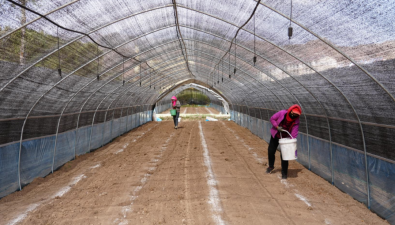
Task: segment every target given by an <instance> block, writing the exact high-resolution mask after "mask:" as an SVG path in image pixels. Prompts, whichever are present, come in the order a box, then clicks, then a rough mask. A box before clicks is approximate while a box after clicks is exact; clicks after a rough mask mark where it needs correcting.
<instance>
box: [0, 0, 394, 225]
mask: <svg viewBox="0 0 395 225" xmlns="http://www.w3.org/2000/svg"><path fill="white" fill-rule="evenodd" d="M0 7H1V10H0V42H1V43H0V198H3V197H5V196H7V195H10V194H11V193H13V192H15V191H19V190H23V188H24V187H25V186H26V185H28V184H29V183H31V182H32V181H33V180H34V179H35V178H38V177H45V176H47V175H48V174H51V173H54V171H56V170H57V169H59V168H60V167H61V166H62V165H64V164H65V163H67V162H69V161H70V160H74V159H75V158H76V157H77V156H79V155H82V154H85V153H88V152H90V151H93V150H95V149H98V148H100V147H102V146H105V145H106V144H107V143H109V142H111V141H112V140H113V139H114V138H116V137H118V136H120V135H122V134H124V133H127V132H129V131H131V130H133V129H135V128H137V127H139V126H140V125H143V124H145V123H148V122H150V121H152V120H153V119H152V118H153V114H154V111H155V112H156V113H161V112H163V111H165V110H168V109H169V108H171V100H170V98H171V96H173V95H176V94H178V93H179V92H181V91H182V90H184V89H186V88H190V87H193V88H195V89H198V90H201V91H202V93H204V94H205V95H207V96H208V97H209V98H210V101H211V104H210V106H211V107H214V108H215V109H217V110H218V111H219V112H221V113H222V114H229V115H230V120H232V121H234V122H235V123H237V124H238V125H240V126H242V127H245V128H247V129H248V130H250V131H251V132H252V133H253V134H255V135H256V136H258V137H260V138H261V139H263V140H265V141H266V142H269V140H270V128H271V126H272V125H271V123H270V118H271V116H272V115H273V114H274V113H276V112H277V111H279V110H282V109H288V107H290V106H291V105H294V104H299V105H300V106H301V108H302V112H303V113H302V115H301V116H300V126H299V135H298V149H297V150H298V159H297V162H299V163H300V164H302V165H303V166H304V167H306V168H307V169H308V170H311V171H312V172H313V173H315V174H317V175H319V176H320V177H322V178H323V179H325V180H326V181H328V182H329V185H333V186H335V187H337V188H338V189H340V190H341V191H342V192H345V193H347V194H348V195H350V196H351V197H352V198H354V199H356V200H357V201H359V202H361V203H363V204H364V205H365V206H366V207H367V208H368V209H369V210H371V211H372V212H374V213H376V214H377V215H379V216H380V217H381V218H383V219H385V220H387V221H388V222H389V223H390V224H395V214H394V213H395V148H394V146H395V139H394V137H393V136H394V134H395V116H394V115H395V114H394V112H395V98H394V95H395V74H394V71H395V26H394V23H393V21H395V13H394V11H395V2H394V1H378V0H377V1H376V0H374V1H340V2H339V1H335V0H327V1H307V0H293V1H292V0H281V1H274V0H258V1H257V0H239V1H231V0H207V1H191V0H189V1H187V0H172V1H170V0H168V1H166V0H162V1H154V0H145V1H136V0H127V1H126V0H119V1H97V0H62V1H60V0H51V1H49V0H34V1H33V0H2V1H0Z"/></svg>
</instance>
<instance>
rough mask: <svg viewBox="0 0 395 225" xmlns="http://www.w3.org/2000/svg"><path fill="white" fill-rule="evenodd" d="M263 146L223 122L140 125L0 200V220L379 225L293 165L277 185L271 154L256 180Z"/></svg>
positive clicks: (361, 208)
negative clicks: (270, 170) (270, 164)
mask: <svg viewBox="0 0 395 225" xmlns="http://www.w3.org/2000/svg"><path fill="white" fill-rule="evenodd" d="M192 108H194V107H192ZM187 110H189V108H187ZM191 110H192V111H193V110H196V111H198V110H199V111H200V110H205V108H203V107H199V108H194V109H191ZM210 110H212V109H211V108H210ZM193 113H195V112H194V111H193ZM203 113H207V112H203ZM267 147H268V145H267V143H266V142H265V141H263V140H261V139H260V138H258V137H257V136H255V135H253V134H252V133H251V132H250V131H249V130H247V129H245V128H242V127H240V126H238V125H237V124H235V123H234V122H231V121H218V122H205V121H181V123H180V125H179V129H174V127H173V124H172V122H171V121H163V122H150V123H147V124H145V125H143V126H141V127H139V128H137V129H135V130H132V131H131V132H129V133H127V134H124V135H122V136H121V137H119V138H117V139H115V140H114V141H113V142H111V143H109V144H108V145H106V146H104V147H102V148H100V149H98V150H96V151H94V152H91V153H89V154H86V155H84V156H81V157H79V158H77V160H74V161H71V162H69V163H67V164H66V165H65V166H64V167H63V168H61V169H60V170H58V171H56V172H55V173H54V174H52V175H49V176H47V177H46V178H40V179H37V180H36V181H34V182H33V183H32V184H30V185H28V186H27V187H25V188H24V189H23V190H22V191H21V192H16V193H13V194H11V195H9V196H7V197H5V198H3V199H1V200H0V218H2V219H1V220H0V224H388V223H387V222H386V221H384V220H382V219H381V218H379V217H378V216H377V215H376V214H374V213H372V212H370V211H369V210H368V209H367V208H366V207H365V206H364V205H363V204H361V203H359V202H357V201H356V200H354V199H352V198H351V197H350V196H348V195H347V194H345V193H343V192H341V191H340V190H338V189H337V188H336V187H334V186H332V185H330V184H329V183H328V182H327V181H325V180H324V179H322V178H320V177H318V176H317V175H315V174H313V173H312V172H310V171H308V170H307V169H305V168H304V167H303V166H302V165H300V164H299V163H297V162H295V161H291V162H290V166H289V178H288V180H281V179H280V177H279V176H280V174H281V172H280V162H279V161H280V160H279V154H278V153H277V155H276V164H275V171H274V173H273V174H266V173H265V170H266V167H267V165H266V163H267Z"/></svg>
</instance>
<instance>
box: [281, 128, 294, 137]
mask: <svg viewBox="0 0 395 225" xmlns="http://www.w3.org/2000/svg"><path fill="white" fill-rule="evenodd" d="M283 132H287V133H288V134H289V136H290V137H291V139H293V137H292V135H291V134H290V133H289V132H288V131H286V130H284V131H283ZM280 137H281V139H283V136H282V135H281V132H280Z"/></svg>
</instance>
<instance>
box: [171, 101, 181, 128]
mask: <svg viewBox="0 0 395 225" xmlns="http://www.w3.org/2000/svg"><path fill="white" fill-rule="evenodd" d="M171 105H172V107H173V109H175V110H176V111H177V113H176V115H175V116H173V120H174V128H175V129H178V117H179V116H180V110H181V103H180V101H178V100H177V97H176V96H173V97H171Z"/></svg>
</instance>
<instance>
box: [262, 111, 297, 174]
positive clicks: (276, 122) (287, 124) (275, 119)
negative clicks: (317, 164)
mask: <svg viewBox="0 0 395 225" xmlns="http://www.w3.org/2000/svg"><path fill="white" fill-rule="evenodd" d="M300 114H302V109H301V108H300V106H299V105H293V106H291V107H289V109H288V110H281V111H279V112H277V113H275V114H274V115H273V116H272V117H271V118H270V122H271V123H272V125H273V127H272V129H270V133H271V138H270V143H269V148H268V158H269V167H268V168H267V170H266V173H272V171H273V169H274V160H275V154H276V150H277V147H278V141H279V139H280V138H281V137H283V138H287V137H289V135H288V133H287V132H284V131H285V130H286V131H288V132H289V133H290V134H291V135H292V137H293V138H296V137H297V136H298V132H299V116H300ZM280 133H281V135H280ZM280 156H281V155H280ZM281 174H282V179H287V175H288V161H285V160H283V158H282V156H281Z"/></svg>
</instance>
